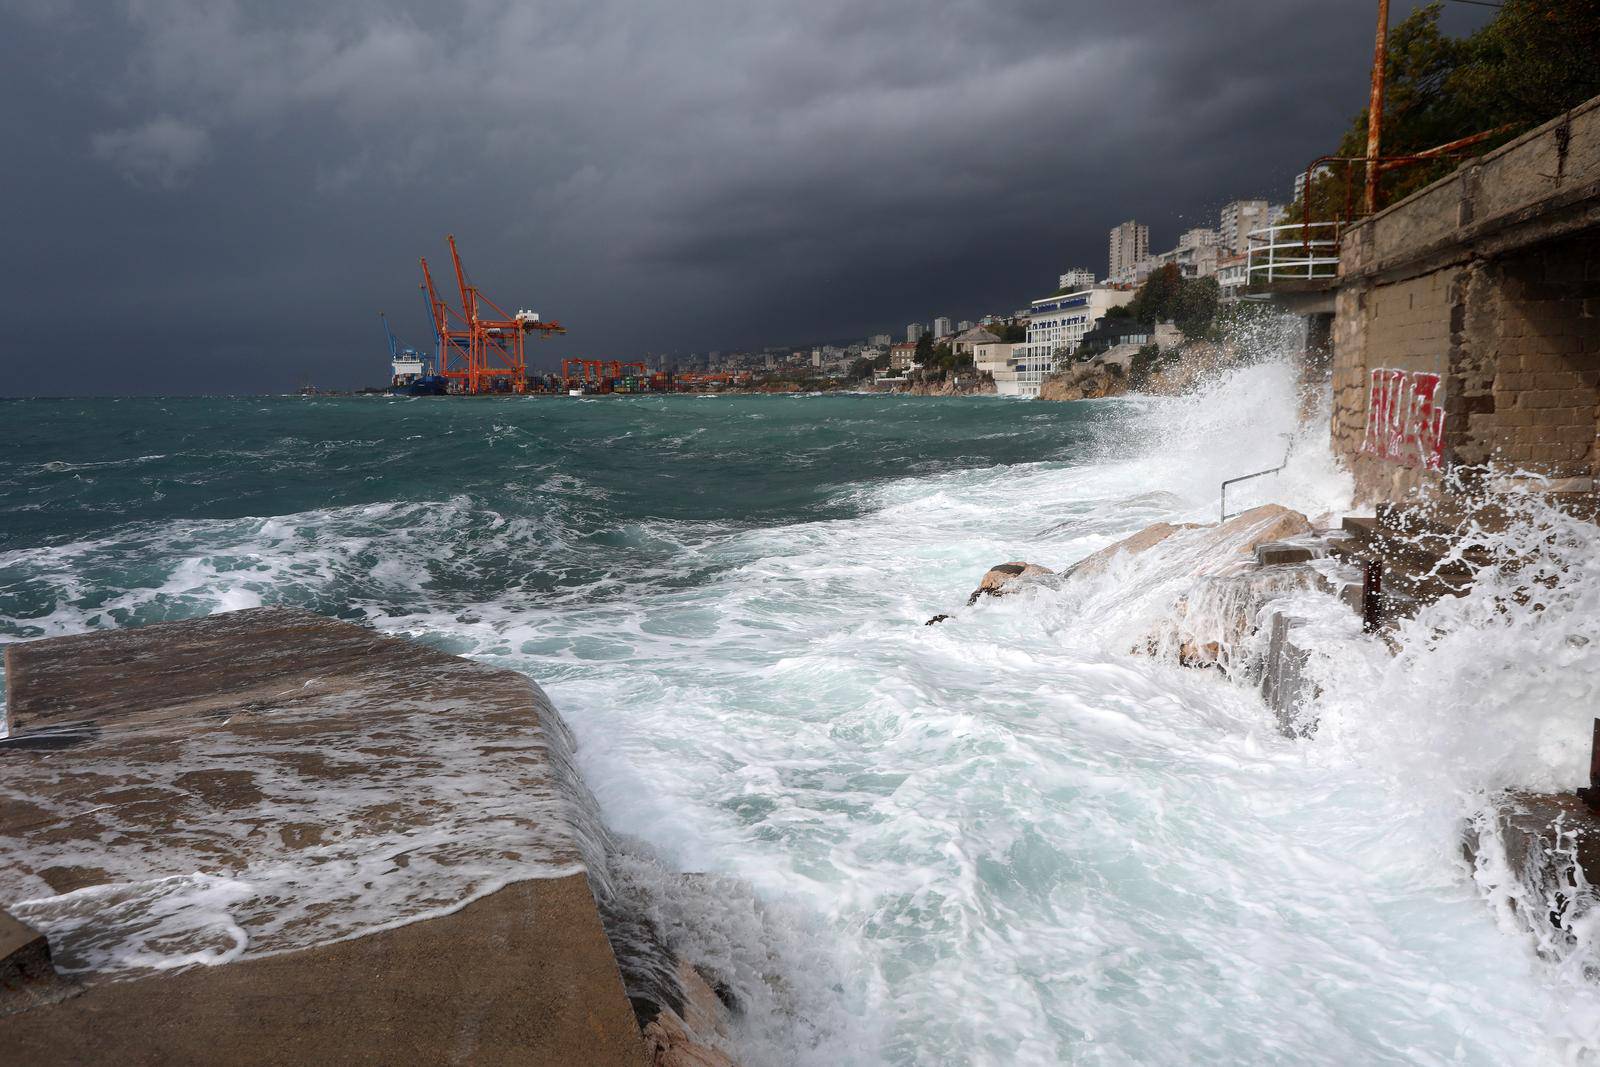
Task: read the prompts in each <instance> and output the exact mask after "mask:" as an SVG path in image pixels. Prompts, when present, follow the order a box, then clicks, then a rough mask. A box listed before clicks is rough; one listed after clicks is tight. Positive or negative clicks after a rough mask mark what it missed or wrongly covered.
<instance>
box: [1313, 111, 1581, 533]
mask: <svg viewBox="0 0 1600 1067" xmlns="http://www.w3.org/2000/svg"><path fill="white" fill-rule="evenodd" d="M1332 386H1333V419H1332V427H1331V431H1332V438H1333V446H1334V450H1335V452H1336V453H1337V454H1338V455H1339V456H1340V457H1341V458H1342V459H1343V460H1344V462H1345V463H1346V464H1347V465H1348V466H1349V467H1350V468H1351V470H1352V472H1353V473H1354V475H1355V479H1356V486H1357V494H1358V497H1359V498H1361V499H1363V500H1365V501H1393V502H1399V501H1403V500H1405V499H1407V498H1409V497H1412V496H1414V495H1416V494H1418V493H1425V492H1428V491H1430V490H1434V489H1437V488H1438V487H1439V486H1440V485H1441V483H1442V482H1443V480H1444V479H1445V476H1446V474H1447V473H1448V472H1451V471H1457V472H1462V473H1467V472H1471V473H1473V474H1476V473H1478V472H1493V473H1508V474H1511V473H1517V472H1523V471H1526V472H1533V473H1538V474H1541V475H1545V476H1549V477H1552V478H1556V479H1567V480H1572V479H1575V480H1576V481H1569V482H1567V483H1566V484H1565V485H1563V486H1562V488H1568V489H1590V488H1592V487H1593V484H1594V479H1595V478H1596V476H1597V475H1600V449H1597V446H1596V435H1597V433H1600V99H1596V100H1593V101H1590V102H1588V103H1587V104H1585V105H1583V106H1582V107H1580V108H1577V109H1575V110H1574V111H1572V112H1570V113H1568V114H1567V115H1565V116H1562V117H1561V118H1559V119H1557V120H1555V121H1553V122H1551V123H1547V124H1546V125H1545V126H1543V127H1540V128H1539V129H1538V130H1535V131H1532V132H1530V133H1529V134H1526V135H1524V136H1523V137H1520V138H1518V139H1517V140H1516V141H1513V142H1512V143H1511V144H1509V145H1506V146H1505V147H1503V148H1500V149H1497V150H1495V151H1494V152H1491V153H1489V154H1487V155H1485V156H1483V157H1481V158H1479V159H1477V160H1474V161H1472V162H1471V163H1469V164H1467V165H1465V166H1463V167H1461V168H1460V169H1458V170H1457V171H1456V172H1455V173H1454V174H1453V175H1451V176H1450V177H1448V178H1445V179H1443V180H1442V181H1439V182H1436V183H1434V184H1433V185H1431V186H1429V187H1428V188H1426V189H1424V190H1421V191H1420V192H1418V193H1416V194H1414V195H1413V196H1411V197H1409V198H1407V199H1406V200H1404V201H1402V202H1401V203H1399V204H1396V205H1395V206H1393V207H1391V208H1389V209H1388V210H1386V211H1384V212H1381V213H1380V214H1378V215H1376V216H1374V217H1373V218H1371V219H1369V220H1366V221H1365V222H1363V223H1361V224H1359V225H1357V226H1355V227H1353V228H1352V229H1351V230H1350V231H1348V232H1347V234H1346V236H1345V238H1344V240H1343V241H1342V242H1341V248H1340V288H1339V292H1338V294H1337V297H1336V300H1335V321H1334V327H1333V368H1332Z"/></svg>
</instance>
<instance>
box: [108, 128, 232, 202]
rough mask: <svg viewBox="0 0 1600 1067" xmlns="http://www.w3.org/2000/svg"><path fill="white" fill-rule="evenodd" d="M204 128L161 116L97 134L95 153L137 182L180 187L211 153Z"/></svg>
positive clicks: (172, 187) (174, 187) (130, 179)
mask: <svg viewBox="0 0 1600 1067" xmlns="http://www.w3.org/2000/svg"><path fill="white" fill-rule="evenodd" d="M210 140H211V139H210V136H209V135H208V134H207V133H206V131H205V130H204V129H202V128H201V127H199V126H196V125H194V124H193V123H190V122H185V121H183V120H182V119H175V118H173V117H172V116H171V115H159V116H157V117H156V118H153V119H150V120H149V121H148V122H143V123H140V124H139V125H137V126H131V127H128V128H127V129H121V130H110V131H107V132H104V133H96V134H94V135H93V136H92V137H91V138H90V139H89V143H90V145H91V147H92V149H93V152H94V155H95V157H96V158H97V159H100V160H102V161H104V162H106V163H108V164H109V165H111V166H112V167H113V168H115V169H116V170H117V171H119V172H121V173H122V174H123V175H124V176H125V177H127V178H128V180H129V181H131V182H133V184H135V185H155V186H160V187H162V188H165V189H176V188H178V187H179V186H181V185H183V184H185V183H186V182H187V181H188V179H189V176H190V174H191V173H192V172H193V171H194V169H195V168H196V167H198V166H200V164H201V163H203V162H205V159H206V157H207V156H208V155H209V154H210V150H211V149H210Z"/></svg>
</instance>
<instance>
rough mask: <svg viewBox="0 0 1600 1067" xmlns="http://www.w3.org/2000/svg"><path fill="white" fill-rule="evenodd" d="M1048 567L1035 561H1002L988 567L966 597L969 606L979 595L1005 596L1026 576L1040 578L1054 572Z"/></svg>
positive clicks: (1014, 589)
mask: <svg viewBox="0 0 1600 1067" xmlns="http://www.w3.org/2000/svg"><path fill="white" fill-rule="evenodd" d="M1054 573H1055V571H1053V570H1051V569H1050V568H1049V567H1041V566H1039V565H1038V564H1037V563H1002V564H1000V565H999V566H997V567H990V568H989V572H988V573H987V574H985V575H984V576H983V578H982V579H981V580H980V581H979V582H978V588H976V589H974V590H973V591H972V595H971V596H969V597H967V605H968V606H969V607H970V606H971V605H973V604H976V603H977V602H978V598H979V597H984V596H1005V595H1007V594H1008V593H1014V592H1016V588H1014V586H1016V585H1018V584H1020V583H1021V582H1023V581H1024V580H1026V579H1028V578H1042V577H1045V576H1047V575H1051V574H1054Z"/></svg>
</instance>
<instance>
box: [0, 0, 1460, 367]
mask: <svg viewBox="0 0 1600 1067" xmlns="http://www.w3.org/2000/svg"><path fill="white" fill-rule="evenodd" d="M1395 6H1396V12H1395V17H1396V19H1397V20H1398V18H1399V17H1400V16H1401V15H1403V14H1404V12H1405V10H1407V9H1408V7H1409V5H1408V4H1406V3H1405V2H1404V0H1401V2H1400V3H1397V4H1396V5H1395ZM1374 10H1375V5H1374V4H1373V3H1372V2H1371V0H1167V2H1157V0H1117V2H1114V3H1106V2H1075V0H964V2H963V0H956V2H947V3H913V2H910V0H856V2H843V0H805V2H795V0H787V2H781V3H762V2H758V0H671V2H664V0H632V2H623V3H617V2H613V0H532V2H528V0H523V2H501V0H466V2H451V0H436V2H425V0H418V2H415V3H379V2H366V0H342V2H338V3H327V2H323V0H319V2H312V3H301V2H295V0H277V2H273V3H251V4H245V3H230V2H227V0H206V2H201V0H188V2H171V0H126V2H122V3H109V2H106V0H101V2H98V3H89V2H79V0H0V93H3V98H4V99H5V100H6V105H5V106H4V107H0V137H3V144H4V145H5V149H4V151H3V152H0V189H3V193H4V201H3V202H4V204H5V208H4V216H3V217H4V220H5V233H4V242H3V247H4V249H5V255H4V258H3V266H0V283H3V286H4V288H3V290H0V291H3V293H4V296H3V297H0V308H3V309H4V312H5V322H4V327H3V328H0V365H3V367H4V377H3V379H0V395H27V394H35V393H44V394H48V393H123V392H128V393H151V392H167V393H173V392H178V393H203V392H242V391H271V392H277V391H286V390H290V389H293V388H294V387H296V386H298V385H299V384H300V383H301V382H302V381H304V380H307V379H309V380H311V381H314V382H315V383H316V384H318V385H321V386H328V387H334V386H356V385H364V384H381V383H382V382H383V381H385V380H386V378H387V373H388V368H387V353H386V350H385V347H384V341H383V336H382V331H381V327H380V325H379V323H378V319H377V313H378V312H379V311H380V310H383V311H387V312H389V313H390V315H391V318H392V321H393V322H394V323H395V325H396V327H397V331H398V332H400V333H401V335H402V336H403V337H404V338H405V339H407V340H409V341H411V342H412V343H414V344H418V345H422V344H425V343H429V342H430V337H429V331H428V326H427V320H426V318H425V315H424V311H423V306H422V302H421V300H420V298H419V296H418V293H417V288H416V286H417V281H418V269H417V257H418V256H419V255H427V256H428V257H429V259H430V261H432V262H436V263H438V265H439V266H441V267H442V266H443V265H444V262H445V257H446V255H447V253H446V249H445V245H444V235H445V234H446V233H447V232H453V233H455V234H456V236H457V239H458V241H459V243H460V245H461V248H462V253H463V257H464V259H465V261H466V264H467V267H468V269H469V271H470V273H471V274H472V276H473V279H474V281H476V282H477V283H478V284H479V285H480V286H481V287H482V289H483V290H484V292H486V293H487V294H488V295H489V296H491V297H493V298H494V299H496V300H497V301H499V302H500V303H501V304H502V305H503V306H505V307H507V308H508V309H509V310H515V309H516V308H520V307H528V308H532V309H534V310H537V311H539V312H540V313H541V314H542V315H543V316H544V317H546V318H555V319H559V320H561V321H562V322H563V323H565V324H566V325H567V326H568V327H569V328H570V330H571V334H570V335H569V336H568V337H566V338H561V339H557V340H554V341H551V342H548V343H540V344H531V345H530V355H531V356H532V357H533V359H534V360H535V361H536V362H538V363H540V364H541V365H548V364H549V363H550V362H552V361H554V360H559V359H560V358H561V357H562V356H576V355H586V356H587V355H594V356H604V357H606V358H611V357H613V356H634V355H638V354H641V353H643V352H646V351H650V352H661V351H678V352H688V351H702V352H703V351H705V350H707V349H722V350H729V349H738V348H744V347H754V346H760V345H763V344H769V343H770V344H791V343H800V342H805V341H810V340H821V339H829V338H844V337H852V336H864V335H866V334H868V333H876V332H890V333H895V334H900V333H902V332H903V331H904V329H905V324H906V323H908V322H910V321H913V320H922V321H927V320H929V319H931V318H932V317H934V316H935V315H941V314H944V315H950V316H951V317H953V318H956V319H961V318H977V317H979V316H980V315H982V314H983V313H985V312H988V311H996V312H1003V311H1009V310H1011V309H1014V308H1017V307H1021V306H1025V305H1026V303H1027V302H1028V300H1030V299H1033V298H1035V297H1038V296H1041V295H1045V294H1047V293H1048V292H1050V291H1051V290H1052V289H1053V288H1054V285H1055V279H1056V275H1057V274H1059V273H1060V272H1062V271H1063V270H1065V269H1067V268H1069V267H1072V266H1077V265H1082V266H1086V267H1091V268H1093V269H1094V270H1096V271H1097V272H1101V273H1103V272H1104V271H1105V268H1106V262H1105V259H1106V231H1107V229H1108V228H1110V227H1111V226H1113V225H1115V224H1116V223H1118V222H1120V221H1122V220H1123V219H1126V218H1129V217H1137V218H1138V219H1139V220H1140V221H1143V222H1147V223H1148V224H1149V225H1150V227H1151V241H1152V245H1153V247H1155V248H1163V247H1167V246H1170V245H1171V244H1172V243H1173V241H1174V240H1175V238H1176V236H1177V234H1178V232H1179V231H1180V230H1181V229H1185V228H1187V227H1189V226H1195V225H1210V226H1214V225H1216V212H1217V209H1218V208H1219V207H1220V206H1221V205H1222V204H1223V203H1225V202H1226V201H1228V200H1230V199H1234V198H1236V197H1242V196H1263V197H1269V198H1271V199H1273V200H1274V201H1281V200H1284V199H1287V196H1288V191H1289V187H1290V183H1291V180H1292V177H1293V174H1294V173H1295V171H1296V170H1298V169H1300V168H1303V167H1304V166H1305V165H1306V163H1307V162H1308V161H1309V160H1310V159H1311V158H1312V157H1314V156H1316V155H1319V154H1321V153H1322V152H1324V151H1327V150H1330V149H1331V148H1332V146H1333V145H1334V144H1335V143H1336V142H1337V140H1338V137H1339V134H1340V132H1341V131H1342V129H1343V128H1344V126H1345V124H1346V123H1347V122H1348V120H1349V118H1350V116H1351V115H1352V114H1353V113H1355V112H1356V111H1358V110H1360V109H1361V107H1362V106H1363V104H1364V100H1365V94H1366V86H1367V65H1368V63H1369V62H1370V57H1371V49H1372V32H1373V25H1372V18H1373V12H1374ZM1480 12H1481V9H1475V8H1464V7H1461V6H1459V5H1456V6H1453V7H1452V9H1451V11H1450V12H1449V18H1450V20H1451V21H1450V22H1449V23H1448V25H1449V26H1450V27H1451V28H1453V29H1457V30H1460V29H1466V28H1470V26H1472V25H1474V24H1476V22H1481V21H1482V16H1481V13H1480Z"/></svg>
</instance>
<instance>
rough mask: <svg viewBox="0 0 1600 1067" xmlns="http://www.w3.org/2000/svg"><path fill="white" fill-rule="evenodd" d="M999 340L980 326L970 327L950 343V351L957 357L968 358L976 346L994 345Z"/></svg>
mask: <svg viewBox="0 0 1600 1067" xmlns="http://www.w3.org/2000/svg"><path fill="white" fill-rule="evenodd" d="M999 340H1000V338H999V337H997V336H995V335H994V334H992V333H990V332H989V331H988V330H985V329H984V328H983V327H982V326H978V327H971V328H968V329H967V330H964V331H963V332H961V333H959V334H957V335H956V338H955V340H953V341H951V342H950V351H951V352H954V353H955V354H956V355H958V356H970V355H972V351H973V349H974V348H975V347H976V346H978V345H984V344H994V343H995V342H997V341H999Z"/></svg>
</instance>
